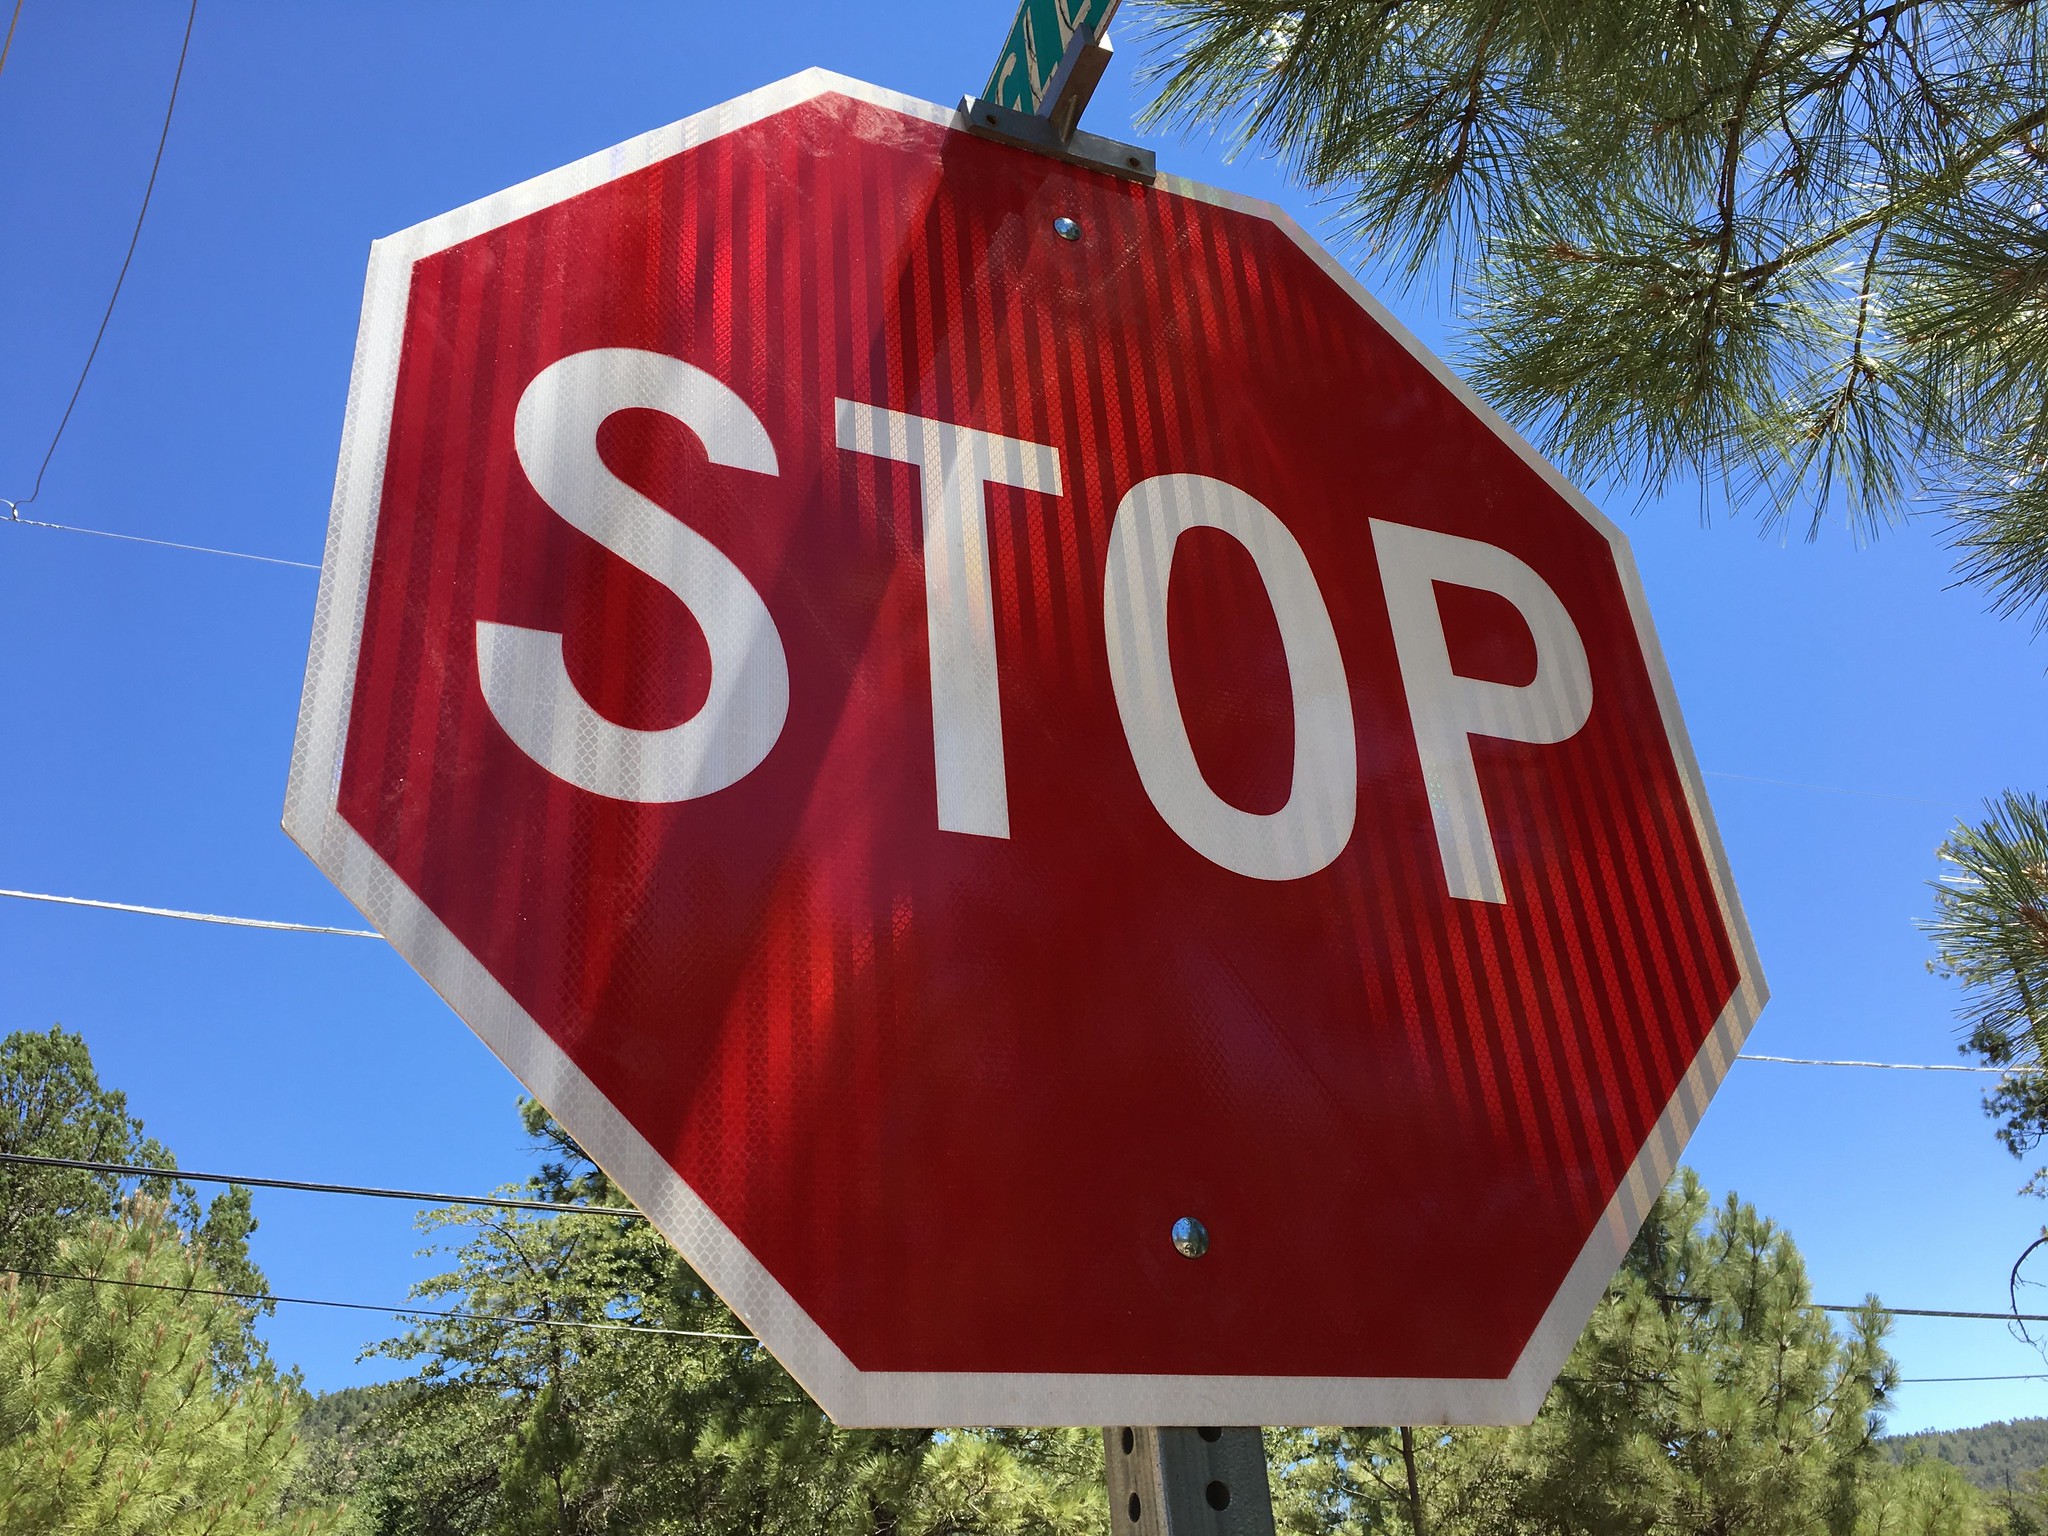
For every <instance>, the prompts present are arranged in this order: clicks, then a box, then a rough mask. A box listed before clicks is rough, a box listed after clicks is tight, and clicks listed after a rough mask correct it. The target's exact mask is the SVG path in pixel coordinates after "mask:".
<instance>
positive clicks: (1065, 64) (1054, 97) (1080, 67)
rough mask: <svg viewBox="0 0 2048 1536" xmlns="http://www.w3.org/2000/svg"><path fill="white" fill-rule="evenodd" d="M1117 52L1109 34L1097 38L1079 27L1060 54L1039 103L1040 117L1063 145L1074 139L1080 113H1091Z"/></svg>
mask: <svg viewBox="0 0 2048 1536" xmlns="http://www.w3.org/2000/svg"><path fill="white" fill-rule="evenodd" d="M1115 52H1116V45H1115V44H1114V43H1112V42H1111V41H1110V40H1109V34H1108V33H1107V32H1102V33H1101V34H1100V35H1099V36H1098V34H1097V31H1096V29H1094V28H1092V27H1076V28H1075V29H1074V35H1073V36H1072V37H1070V38H1068V39H1067V48H1066V52H1065V53H1063V54H1061V55H1060V62H1059V67H1058V68H1057V69H1055V70H1054V71H1053V72H1052V78H1051V79H1050V80H1048V81H1046V82H1045V96H1044V98H1043V99H1042V100H1041V101H1040V102H1039V104H1038V115H1039V116H1040V117H1042V118H1044V119H1045V120H1046V121H1047V122H1049V123H1051V124H1052V129H1053V132H1054V133H1056V134H1058V135H1059V136H1060V139H1061V140H1062V142H1064V141H1066V140H1070V139H1072V138H1073V136H1074V130H1075V129H1077V128H1079V127H1080V126H1081V114H1082V113H1083V112H1086V111H1087V110H1088V103H1089V102H1090V101H1092V100H1093V99H1094V97H1095V87H1097V86H1098V85H1100V84H1102V76H1103V73H1104V72H1105V71H1106V70H1107V69H1108V68H1109V61H1110V58H1111V57H1112V56H1113V55H1114V54H1115Z"/></svg>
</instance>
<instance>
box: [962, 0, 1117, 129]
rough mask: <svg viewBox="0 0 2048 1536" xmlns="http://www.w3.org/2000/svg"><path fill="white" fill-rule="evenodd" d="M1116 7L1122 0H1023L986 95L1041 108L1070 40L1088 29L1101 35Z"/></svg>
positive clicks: (1023, 108)
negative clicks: (1083, 29)
mask: <svg viewBox="0 0 2048 1536" xmlns="http://www.w3.org/2000/svg"><path fill="white" fill-rule="evenodd" d="M1116 7H1117V0H1024V3H1023V4H1022V5H1020V6H1018V7H1017V19H1016V21H1015V22H1013V23H1012V24H1011V26H1010V36H1009V40H1008V41H1007V42H1005V43H1004V44H1003V51H1002V53H1001V54H1000V55H999V56H998V57H997V59H996V67H995V70H994V72H993V73H992V74H990V75H989V77H988V86H987V88H986V89H984V90H983V91H982V93H981V94H982V97H983V99H984V100H987V101H992V102H994V103H996V104H997V105H998V106H1003V107H1009V108H1011V109H1012V110H1013V111H1017V112H1036V111H1037V110H1038V104H1039V102H1040V101H1042V100H1043V99H1044V97H1045V88H1046V86H1047V85H1048V84H1050V83H1051V81H1052V72H1053V71H1054V70H1055V69H1058V68H1059V64H1060V59H1061V57H1062V56H1063V55H1065V53H1066V51H1067V42H1068V40H1069V39H1070V38H1072V37H1073V35H1074V34H1075V33H1076V32H1078V31H1079V30H1080V29H1081V28H1083V27H1087V28H1088V29H1089V30H1090V31H1092V32H1093V33H1094V34H1095V36H1096V37H1097V38H1100V37H1101V36H1102V32H1103V29H1104V28H1105V27H1107V26H1108V25H1109V18H1110V15H1111V14H1112V13H1113V12H1114V11H1115V10H1116Z"/></svg>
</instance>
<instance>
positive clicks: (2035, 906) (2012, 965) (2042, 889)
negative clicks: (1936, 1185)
mask: <svg viewBox="0 0 2048 1536" xmlns="http://www.w3.org/2000/svg"><path fill="white" fill-rule="evenodd" d="M1941 857H1942V860H1943V861H1944V862H1945V863H1946V864H1947V865H1948V866H1949V872H1948V873H1947V874H1946V875H1945V876H1943V877H1942V879H1941V881H1940V882H1939V883H1938V884H1937V885H1936V886H1935V888H1934V893H1935V894H1934V905H1935V915H1934V918H1933V920H1932V921H1931V922H1930V923H1928V925H1927V927H1928V930H1929V932H1930V934H1931V935H1932V937H1933V939H1934V943H1935V949H1936V956H1937V959H1936V962H1935V963H1936V966H1937V968H1938V969H1939V970H1941V971H1942V972H1943V973H1944V974H1946V975H1948V976H1950V977H1952V978H1953V979H1955V980H1956V981H1959V982H1961V983H1962V985H1963V989H1964V1010H1963V1022H1964V1024H1965V1025H1966V1027H1967V1029H1968V1034H1967V1036H1966V1038H1965V1042H1964V1044H1965V1048H1966V1049H1968V1050H1970V1051H1974V1052H1975V1053H1976V1054H1977V1055H1978V1056H1980V1057H1981V1058H1982V1059H1983V1060H1984V1061H1986V1062H1988V1063H1990V1064H1991V1065H1992V1066H1998V1067H2010V1066H2017V1067H2020V1068H2022V1069H2028V1068H2032V1069H2034V1070H2021V1071H2019V1072H2016V1073H2013V1074H2012V1075H2010V1076H2008V1077H2006V1078H2004V1079H2003V1080H2001V1082H2000V1083H1999V1085H1998V1087H1997V1088H1995V1089H1993V1090H1992V1091H1991V1093H1990V1094H1988V1095H1986V1097H1985V1100H1984V1107H1985V1109H1986V1111H1987V1112H1988V1113H1989V1114H1990V1115H1991V1117H1992V1118H1993V1119H1994V1120H1996V1121H1998V1122H1999V1129H1998V1138H1999V1140H2000V1141H2002V1142H2004V1143H2005V1145H2006V1146H2007V1147H2008V1148H2009V1149H2010V1150H2011V1152H2012V1153H2013V1155H2014V1156H2015V1157H2020V1156H2024V1155H2025V1154H2026V1153H2028V1152H2029V1151H2031V1150H2032V1149H2033V1148H2034V1147H2036V1146H2038V1145H2039V1144H2040V1143H2041V1141H2042V1140H2043V1139H2044V1138H2048V1072H2044V1071H2042V1070H2040V1068H2042V1067H2043V1065H2044V1064H2048V805H2044V804H2043V803H2042V801H2041V799H2040V798H2039V797H2038V796H2035V795H2028V794H2020V793H2017V792H2013V791H2008V792H2007V793H2006V794H2005V795H2003V796H2002V797H2000V798H1999V799H1998V800H1996V801H1994V802H1992V803H1991V804H1990V805H1988V806H1986V807H1985V818H1984V820H1983V821H1981V822H1979V823H1977V824H1976V825H1974V826H1968V825H1966V826H1961V827H1958V828H1957V829H1956V831H1955V832H1954V833H1953V834H1952V835H1951V836H1950V837H1949V839H1948V841H1947V842H1945V843H1944V844H1942V847H1941ZM2030 1187H2032V1188H2034V1189H2036V1190H2037V1191H2040V1192H2043V1193H2048V1169H2044V1170H2042V1171H2041V1172H2040V1173H2037V1174H2035V1176H2034V1181H2033V1184H2032V1186H2030Z"/></svg>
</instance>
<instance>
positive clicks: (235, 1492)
mask: <svg viewBox="0 0 2048 1536" xmlns="http://www.w3.org/2000/svg"><path fill="white" fill-rule="evenodd" d="M54 1257H55V1259H56V1262H57V1264H58V1265H59V1266H61V1267H62V1268H63V1269H64V1271H65V1272H66V1273H67V1274H71V1275H75V1276H80V1277H88V1278H78V1279H69V1280H64V1281H61V1282H57V1283H54V1284H50V1285H47V1286H46V1287H44V1288H42V1289H40V1290H31V1289H29V1288H27V1287H26V1286H24V1285H23V1284H22V1283H21V1282H20V1281H19V1280H18V1279H17V1278H16V1277H14V1276H12V1275H9V1276H0V1533H4V1536H16V1533H20V1536H28V1533H31V1532H33V1533H38V1536H41V1533H56V1532H77V1533H81V1536H83V1533H93V1536H125V1533H134V1536H145V1533H146V1536H242V1533H253V1532H261V1531H285V1530H290V1531H295V1532H307V1533H310V1532H312V1531H315V1530H318V1529H321V1528H323V1526H324V1525H326V1524H328V1523H329V1522H327V1521H324V1520H323V1519H322V1518H320V1516H319V1515H318V1514H317V1513H316V1512H312V1511H303V1510H302V1511H298V1512H296V1513H294V1514H291V1515H286V1514H285V1513H283V1506H282V1490H283V1487H284V1483H285V1480H286V1477H287V1475H288V1473H289V1470H290V1465H291V1461H292V1457H293V1434H292V1426H293V1422H294V1420H295V1419H296V1418H297V1416H298V1411H299V1403H300V1401H301V1399H302V1397H303V1393H302V1392H301V1391H300V1389H299V1387H298V1384H297V1382H296V1381H293V1380H280V1379H278V1378H277V1377H276V1376H275V1374H274V1373H271V1372H262V1371H246V1370H245V1371H242V1372H239V1373H230V1372H229V1371H227V1370H224V1369H223V1368H222V1367H221V1365H220V1363H219V1362H220V1361H221V1359H222V1358H223V1357H224V1356H231V1355H232V1353H233V1348H234V1346H235V1344H236V1341H237V1340H239V1339H240V1337H241V1335H242V1332H243V1329H244V1327H245V1322H246V1319H245V1315H244V1314H243V1312H242V1311H241V1310H240V1309H238V1308H236V1307H234V1306H233V1305H231V1304H229V1303H227V1302H225V1301H223V1300H222V1299H221V1298H219V1297H217V1296H210V1295H206V1294H203V1293H204V1292H206V1291H209V1290H217V1289H220V1288H221V1287H220V1285H219V1277H218V1276H217V1275H215V1274H214V1273H213V1271H212V1270H211V1269H210V1268H209V1267H208V1266H207V1264H206V1262H205V1260H204V1258H203V1257H202V1255H201V1253H200V1252H199V1250H198V1249H197V1248H196V1247H195V1246H194V1244H193V1243H192V1242H190V1241H189V1240H188V1239H187V1237H186V1236H185V1234H184V1233H183V1232H182V1231H181V1230H180V1228H179V1226H178V1224H177V1223H176V1222H175V1221H174V1220H172V1219H171V1218H170V1216H169V1214H168V1212H167V1211H166V1209H165V1207H164V1206H163V1204H162V1203H160V1202H157V1201H152V1200H150V1199H148V1198H147V1197H138V1198H136V1199H135V1200H133V1201H131V1202H129V1203H128V1204H127V1205H125V1206H124V1207H123V1209H122V1211H121V1212H120V1214H119V1215H118V1216H117V1217H115V1218H114V1219H111V1220H109V1219H105V1218H100V1217H91V1218H88V1219H86V1220H85V1221H84V1223H83V1224H82V1225H81V1227H80V1228H79V1229H78V1230H77V1231H76V1232H74V1233H73V1235H71V1236H68V1237H65V1238H62V1239H60V1241H59V1243H58V1248H57V1252H56V1254H55V1255H54ZM96 1280H97V1281H103V1282H108V1283H95V1281H96Z"/></svg>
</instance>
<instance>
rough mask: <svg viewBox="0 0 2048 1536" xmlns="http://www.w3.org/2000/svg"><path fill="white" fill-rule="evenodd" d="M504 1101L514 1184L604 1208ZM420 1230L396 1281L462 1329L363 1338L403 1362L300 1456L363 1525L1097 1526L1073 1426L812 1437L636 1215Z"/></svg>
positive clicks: (504, 1219) (1093, 1472)
mask: <svg viewBox="0 0 2048 1536" xmlns="http://www.w3.org/2000/svg"><path fill="white" fill-rule="evenodd" d="M525 1114H526V1121H527V1127H528V1129H529V1131H531V1132H532V1133H533V1134H534V1135H535V1136H536V1137H537V1138H538V1139H539V1140H540V1142H541V1144H542V1146H543V1147H544V1148H545V1149H546V1150H547V1151H548V1152H549V1153H550V1160H549V1161H548V1162H547V1164H546V1165H545V1166H544V1167H543V1169H542V1171H541V1173H540V1174H539V1176H538V1177H536V1178H535V1179H533V1180H531V1181H530V1182H529V1183H528V1184H527V1185H525V1186H523V1187H522V1189H521V1193H525V1194H530V1195H538V1196H539V1197H540V1198H543V1199H548V1200H555V1201H577V1202H581V1203H586V1204H592V1205H609V1204H618V1203H622V1197H621V1196H620V1195H619V1193H618V1191H617V1190H616V1189H615V1188H614V1187H613V1186H612V1185H611V1184H610V1182H609V1181H608V1180H606V1178H605V1177H604V1175H603V1174H602V1173H601V1172H600V1171H599V1170H598V1169H597V1168H596V1166H595V1165H594V1164H593V1163H591V1162H590V1161H589V1159H587V1158H586V1157H584V1156H583V1154H582V1152H581V1150H580V1149H579V1148H577V1146H576V1145H575V1143H574V1142H573V1141H571V1140H570V1139H569V1138H568V1137H567V1136H566V1135H565V1134H564V1133H563V1131H562V1130H561V1128H560V1127H559V1126H557V1125H556V1124H555V1123H554V1122H553V1121H552V1120H550V1119H549V1118H548V1117H547V1115H546V1114H545V1113H544V1112H543V1111H542V1110H540V1109H539V1108H538V1106H535V1105H532V1104H528V1105H527V1106H526V1107H525ZM422 1223H423V1225H424V1227H425V1228H426V1230H427V1231H428V1232H429V1233H430V1234H431V1235H432V1236H433V1237H434V1238H435V1239H437V1241H438V1242H439V1243H440V1244H441V1245H442V1251H445V1252H448V1253H450V1255H451V1257H452V1260H453V1267H452V1268H450V1269H449V1270H448V1271H446V1272H445V1273H443V1274H440V1275H438V1276H436V1277H434V1278H433V1279H431V1280H428V1281H426V1282H425V1283H423V1284H422V1285H420V1286H419V1287H417V1288H416V1291H415V1294H417V1295H418V1296H419V1297H420V1298H421V1299H422V1301H425V1302H429V1303H431V1304H432V1305H433V1306H434V1307H436V1308H440V1309H446V1310H459V1311H462V1312H465V1313H470V1314H475V1315H476V1319H477V1320H471V1319H446V1318H436V1319H431V1320H429V1319H422V1320H421V1322H420V1324H419V1326H417V1327H415V1328H414V1329H413V1330H411V1331H410V1332H408V1333H406V1334H405V1335H403V1336H401V1337H399V1338H397V1339H393V1340H391V1341H389V1342H387V1343H385V1344H384V1345H381V1346H380V1347H379V1352H380V1353H382V1354H384V1355H386V1356H388V1357H389V1358H392V1359H394V1360H400V1361H405V1362H407V1363H408V1364H412V1365H415V1366H416V1367H417V1371H416V1374H415V1375H413V1376H412V1377H410V1378H409V1379H408V1380H407V1382H406V1383H405V1385H404V1386H403V1387H401V1388H395V1389H392V1390H391V1391H390V1393H389V1395H388V1396H387V1398H386V1399H385V1401H383V1402H382V1403H381V1404H379V1405H377V1406H376V1407H375V1408H374V1409H373V1410H372V1412H371V1413H370V1414H369V1415H368V1416H367V1417H366V1418H365V1419H363V1420H362V1421H359V1423H358V1425H357V1428H356V1434H355V1436H354V1445H353V1447H352V1454H349V1455H346V1456H335V1455H328V1456H325V1457H323V1458H322V1459H320V1460H319V1461H317V1462H316V1463H315V1464H314V1467H313V1469H312V1471H311V1472H310V1474H309V1476H310V1477H311V1478H312V1479H314V1480H316V1481H315V1484H314V1485H311V1486H309V1488H308V1492H309V1493H310V1494H311V1495H312V1496H315V1497H320V1498H327V1497H332V1496H336V1495H341V1494H347V1495H349V1496H350V1497H351V1498H352V1501H353V1504H354V1506H355V1509H356V1511H357V1518H358V1519H359V1521H360V1522H361V1525H362V1528H363V1529H365V1530H369V1531H375V1532H378V1533H388V1536H411V1533H415V1532H417V1533H427V1532H441V1531H475V1532H486V1531H488V1532H504V1533H508V1536H509V1533H515V1532H518V1533H523V1532H529V1531H531V1532H549V1533H556V1536H570V1533H584V1532H592V1533H594V1532H600V1531H604V1532H613V1531H633V1532H665V1531H683V1530H688V1531H691V1532H695V1533H701V1536H712V1533H722V1532H729V1533H732V1536H757V1533H762V1532H775V1533H777V1536H899V1533H900V1536H914V1533H917V1536H921V1533H939V1532H947V1533H961V1536H967V1533H982V1532H987V1533H1006V1536H1007V1533H1017V1536H1067V1533H1073V1536H1103V1533H1106V1530H1107V1526H1108V1520H1107V1512H1106V1509H1105V1507H1104V1504H1103V1499H1102V1495H1101V1486H1100V1485H1101V1471H1102V1468H1101V1457H1102V1452H1101V1443H1100V1440H1099V1437H1097V1436H1096V1435H1095V1434H1094V1433H1093V1432H1089V1431H1037V1432H1015V1433H994V1434H968V1433H960V1432H954V1433H947V1434H934V1433H933V1432H931V1431H927V1430H882V1431H846V1430H839V1429H836V1428H834V1427H833V1426H832V1424H831V1423H830V1421H829V1420H827V1419H826V1418H825V1416H824V1415H823V1414H822V1413H820V1412H819V1411H818V1409H817V1408H816V1407H815V1405H813V1404H812V1402H811V1401H810V1399H809V1398H808V1397H807V1396H806V1395H805V1394H804V1392H803V1390H802V1389H801V1388H800V1387H798V1386H797V1385H796V1383H795V1382H794V1381H792V1380H791V1379H790V1378H789V1376H788V1374H787V1373H786V1372H784V1371H783V1369H782V1368H781V1366H779V1365H778V1364H777V1363H776V1362H775V1360H774V1357H773V1356H771V1355H770V1354H769V1353H768V1352H767V1351H766V1350H765V1349H763V1348H762V1347H761V1346H760V1345H759V1344H757V1343H754V1342H753V1341H752V1340H751V1339H749V1338H748V1337H746V1331H745V1329H744V1328H742V1327H741V1326H740V1325H739V1323H738V1322H737V1320H736V1319H735V1318H734V1317H733V1316H732V1314H731V1313H730V1312H729V1311H727V1310H726V1308H725V1306H724V1305H723V1304H722V1303H721V1302H720V1301H719V1300H718V1299H717V1298H716V1297H715V1296H714V1295H713V1294H712V1293H711V1292H710V1290H709V1289H708V1288H707V1287H706V1286H705V1285H704V1283H703V1281H702V1280H701V1279H700V1278H699V1277H698V1276H697V1275H696V1273H695V1272H694V1271H693V1270H691V1269H690V1268H689V1266H688V1265H686V1264H685V1263H684V1262H683V1261H682V1260H681V1258H680V1257H679V1256H678V1255H677V1254H676V1253H675V1251H674V1250H673V1249H672V1248H671V1247H670V1246H669V1245H668V1243H667V1241H666V1240H665V1239H663V1238H662V1237H661V1236H660V1235H659V1234H658V1233H657V1232H655V1231H654V1229H653V1228H652V1227H651V1226H649V1225H648V1224H647V1223H645V1222H643V1221H639V1220H636V1219H630V1218H621V1217H616V1216H602V1215H589V1216H584V1215H561V1216H537V1215H529V1214H526V1213H523V1212H522V1213H511V1212H502V1211H486V1210H478V1209H475V1208H447V1209H441V1210H435V1211H430V1212H427V1213H425V1215H424V1216H423V1217H422ZM499 1319H505V1320H506V1321H499ZM515 1319H517V1320H522V1321H520V1322H513V1321H512V1320H515ZM548 1322H552V1323H555V1324H572V1325H573V1324H600V1325H604V1324H622V1323H623V1324H628V1325H633V1326H636V1327H640V1328H661V1329H672V1330H680V1331H682V1332H683V1333H685V1334H695V1335H705V1334H710V1335H719V1334H724V1335H728V1336H729V1337H725V1338H719V1337H701V1336H698V1337H689V1336H680V1335H678V1334H659V1333H647V1332H639V1333H635V1332H622V1331H617V1330H616V1329H612V1330H606V1329H603V1328H598V1329H588V1328H578V1327H573V1326H572V1327H560V1326H556V1327H550V1326H536V1325H535V1324H544V1323H548ZM319 1479H325V1481H324V1482H319V1481H317V1480H319Z"/></svg>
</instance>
